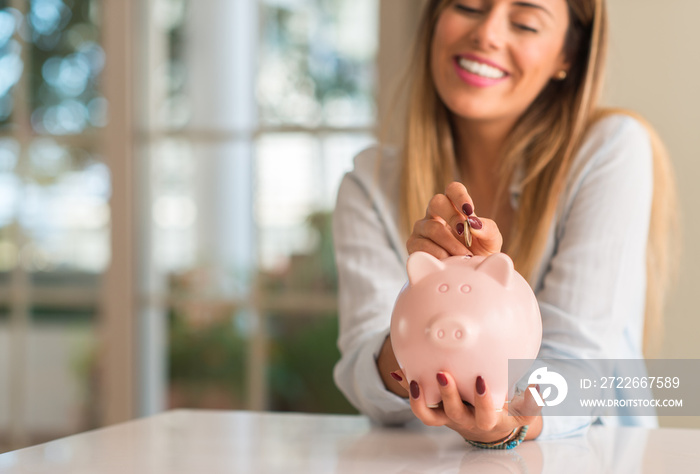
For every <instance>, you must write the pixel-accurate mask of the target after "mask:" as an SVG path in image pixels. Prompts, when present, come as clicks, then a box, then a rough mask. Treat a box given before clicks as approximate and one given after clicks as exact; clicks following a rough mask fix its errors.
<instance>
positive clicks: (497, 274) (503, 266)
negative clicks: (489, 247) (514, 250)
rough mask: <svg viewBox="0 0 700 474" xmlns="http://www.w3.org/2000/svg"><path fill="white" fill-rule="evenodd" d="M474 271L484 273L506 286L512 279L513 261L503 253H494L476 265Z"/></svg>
mask: <svg viewBox="0 0 700 474" xmlns="http://www.w3.org/2000/svg"><path fill="white" fill-rule="evenodd" d="M476 271H478V272H483V273H486V274H487V275H488V276H490V277H491V278H493V279H494V280H496V281H497V282H498V283H500V284H501V285H503V286H505V287H506V288H507V287H508V285H510V282H511V280H512V279H513V273H514V272H515V268H514V267H513V261H512V260H511V259H510V257H509V256H508V255H506V254H504V253H494V254H493V255H490V256H488V257H486V259H484V261H483V262H481V263H480V264H479V266H477V267H476Z"/></svg>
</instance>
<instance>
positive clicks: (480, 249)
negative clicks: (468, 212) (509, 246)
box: [469, 216, 503, 257]
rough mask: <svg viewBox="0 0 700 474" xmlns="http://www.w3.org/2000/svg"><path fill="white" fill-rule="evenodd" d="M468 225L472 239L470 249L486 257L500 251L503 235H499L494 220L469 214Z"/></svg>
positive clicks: (499, 232)
mask: <svg viewBox="0 0 700 474" xmlns="http://www.w3.org/2000/svg"><path fill="white" fill-rule="evenodd" d="M469 225H470V228H471V233H472V239H473V242H472V246H471V247H470V250H471V251H472V252H473V253H474V254H475V255H482V256H485V257H487V256H489V255H491V254H494V253H498V252H500V251H501V247H503V235H501V231H500V230H499V229H498V225H497V224H496V222H495V221H493V220H491V219H487V218H484V217H482V218H479V217H476V216H470V217H469Z"/></svg>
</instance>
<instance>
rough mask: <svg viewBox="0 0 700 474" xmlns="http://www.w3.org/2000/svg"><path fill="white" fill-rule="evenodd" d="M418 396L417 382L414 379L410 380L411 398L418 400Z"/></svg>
mask: <svg viewBox="0 0 700 474" xmlns="http://www.w3.org/2000/svg"><path fill="white" fill-rule="evenodd" d="M418 397H420V388H418V382H416V381H415V380H414V381H412V382H411V398H413V399H414V400H418Z"/></svg>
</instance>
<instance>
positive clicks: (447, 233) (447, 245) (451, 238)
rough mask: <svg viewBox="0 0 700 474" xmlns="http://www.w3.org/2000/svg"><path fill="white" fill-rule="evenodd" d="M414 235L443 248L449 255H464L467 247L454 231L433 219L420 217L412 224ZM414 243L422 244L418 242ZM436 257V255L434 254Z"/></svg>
mask: <svg viewBox="0 0 700 474" xmlns="http://www.w3.org/2000/svg"><path fill="white" fill-rule="evenodd" d="M412 236H415V237H422V238H424V239H426V240H429V241H432V242H433V243H435V244H437V245H438V246H439V247H441V248H443V249H444V250H445V251H446V252H447V254H448V256H449V255H466V254H467V247H466V246H465V245H464V243H462V242H461V241H460V240H459V239H458V236H457V233H456V231H454V230H452V229H450V227H448V226H447V225H445V224H443V223H440V222H438V221H436V220H434V219H427V220H426V219H421V220H419V221H417V222H416V223H415V225H414V226H413V234H412ZM414 243H415V244H418V245H422V244H421V243H420V242H414ZM435 256H436V257H437V255H435Z"/></svg>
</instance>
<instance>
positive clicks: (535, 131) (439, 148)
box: [400, 0, 678, 354]
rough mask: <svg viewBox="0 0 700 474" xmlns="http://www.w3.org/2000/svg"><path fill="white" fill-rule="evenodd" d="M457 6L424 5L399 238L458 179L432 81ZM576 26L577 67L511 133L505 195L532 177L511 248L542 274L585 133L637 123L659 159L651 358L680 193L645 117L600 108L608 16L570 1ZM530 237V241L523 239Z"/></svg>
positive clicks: (446, 116) (595, 1) (598, 5)
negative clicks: (449, 11) (617, 116)
mask: <svg viewBox="0 0 700 474" xmlns="http://www.w3.org/2000/svg"><path fill="white" fill-rule="evenodd" d="M450 1H451V0H430V1H429V2H427V4H426V7H425V11H424V13H423V16H422V20H421V23H420V26H419V33H418V35H417V37H416V43H415V45H414V54H413V63H412V65H411V69H410V72H412V74H409V75H408V76H407V78H408V81H409V84H408V94H409V95H408V106H407V116H406V129H405V136H404V143H403V147H402V151H401V153H402V159H403V162H402V170H401V174H402V176H401V190H400V196H401V199H400V203H401V204H400V205H401V208H400V214H401V228H402V232H403V234H404V235H405V236H406V237H407V236H408V235H409V234H410V233H411V230H412V225H413V223H414V222H415V221H417V220H418V219H421V218H422V217H423V216H424V214H425V208H426V206H427V203H428V202H429V200H430V198H431V197H432V196H433V195H434V194H437V193H443V192H444V190H445V187H446V186H447V184H448V183H450V182H451V181H453V180H454V178H455V176H456V159H455V154H454V142H453V136H452V128H451V124H450V112H449V110H448V109H447V107H446V106H445V105H444V104H443V102H442V101H441V100H440V98H439V96H438V95H437V91H436V88H435V85H434V82H433V79H432V75H431V69H430V67H429V65H430V45H431V42H432V38H433V33H434V30H435V24H436V22H437V19H438V17H439V16H440V13H441V12H442V11H443V10H444V9H445V8H446V7H447V5H448V4H449V3H450ZM567 3H568V6H569V13H570V25H569V29H568V32H567V36H566V40H565V45H564V48H565V53H566V54H567V58H568V59H569V61H570V63H571V68H570V70H569V72H568V76H567V79H566V80H565V81H550V82H549V84H548V85H547V86H545V88H544V89H543V91H542V92H541V93H540V94H539V95H538V97H537V98H536V99H535V101H534V102H533V103H532V104H531V105H530V106H529V108H528V109H527V110H526V111H525V113H524V114H523V115H522V116H521V117H520V119H519V120H518V122H517V123H516V124H515V126H514V128H513V130H512V131H511V133H510V135H509V137H508V140H507V143H506V144H505V153H504V156H503V161H502V167H501V169H500V175H501V178H502V179H501V180H500V181H501V185H502V186H504V188H503V189H500V190H499V194H498V195H502V194H501V192H503V191H504V190H505V186H506V185H507V183H508V182H509V181H510V176H512V173H513V172H514V170H515V169H516V167H517V166H519V165H521V164H523V165H524V168H525V176H524V180H523V183H522V184H523V188H522V194H521V197H520V203H519V208H518V211H517V215H516V219H515V226H514V229H513V235H511V236H509V237H510V239H509V241H510V245H509V248H507V249H504V250H505V251H506V252H507V253H508V254H509V255H510V256H511V258H512V259H513V261H514V263H515V267H516V268H517V270H518V271H519V272H520V273H521V274H522V275H523V276H524V277H525V278H526V279H530V278H531V277H532V275H533V274H534V272H535V271H536V270H537V269H538V265H539V260H540V258H541V256H542V253H543V251H544V245H545V244H546V241H547V234H548V232H549V228H550V225H551V222H552V219H553V218H554V215H555V211H556V207H557V204H558V202H559V197H560V195H561V193H562V191H563V189H564V186H565V184H566V180H567V177H568V174H569V171H570V168H571V164H572V160H573V158H574V156H575V154H576V151H577V150H578V148H579V147H580V145H581V143H582V141H583V138H584V137H585V135H586V132H587V131H588V130H589V129H590V127H591V126H592V125H593V124H594V123H595V122H596V121H598V120H600V119H601V118H602V117H604V116H607V115H610V114H612V113H625V114H629V115H633V116H634V117H635V118H636V119H637V120H639V121H640V122H641V123H642V124H644V125H645V126H646V127H647V129H648V131H649V136H650V138H651V143H652V150H653V156H654V194H653V206H652V209H651V222H652V223H653V225H651V226H650V233H649V240H648V252H647V298H646V316H645V325H644V350H645V354H646V353H647V352H648V351H650V350H651V349H652V346H653V348H654V349H656V348H657V347H658V343H659V342H660V334H661V330H662V307H663V302H664V299H665V295H666V291H667V289H668V286H669V285H668V281H669V275H670V273H671V267H672V265H671V264H672V262H673V261H674V258H673V257H672V254H671V250H672V249H673V248H677V246H676V245H672V244H671V241H670V239H671V238H673V237H674V236H675V235H678V234H677V232H676V233H674V232H672V229H674V227H675V225H677V219H676V218H675V210H676V201H675V184H674V180H673V171H672V168H671V165H670V161H669V158H668V154H667V153H666V151H665V149H664V147H663V144H662V142H661V140H660V139H659V137H658V136H657V134H656V133H655V132H654V130H653V129H652V128H651V127H650V126H649V125H648V123H647V122H646V121H644V120H643V119H641V117H639V116H637V115H635V114H633V113H631V112H628V111H621V110H603V109H600V108H599V107H598V101H599V97H600V93H601V88H602V84H603V74H604V65H605V56H606V46H607V15H606V9H605V5H604V1H603V0H567ZM525 229H527V231H525Z"/></svg>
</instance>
